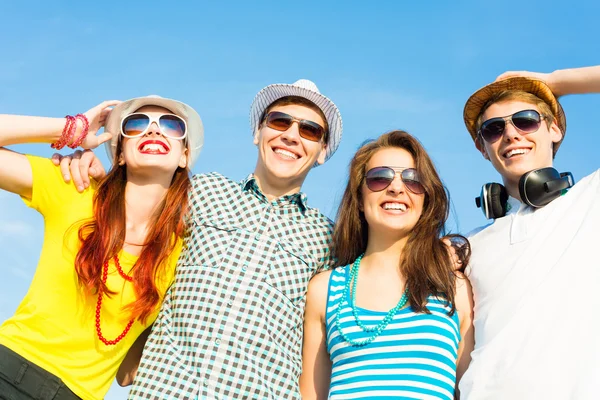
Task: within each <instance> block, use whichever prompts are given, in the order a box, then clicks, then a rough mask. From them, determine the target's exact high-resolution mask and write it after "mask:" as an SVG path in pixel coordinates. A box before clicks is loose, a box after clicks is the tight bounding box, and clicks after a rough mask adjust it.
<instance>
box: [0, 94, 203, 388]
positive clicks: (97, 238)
mask: <svg viewBox="0 0 600 400" xmlns="http://www.w3.org/2000/svg"><path fill="white" fill-rule="evenodd" d="M112 106H115V107H114V109H112V111H111V108H110V107H112ZM102 126H105V132H104V133H103V134H100V135H96V133H97V131H98V130H99V129H100V128H101V127H102ZM33 142H49V143H52V147H54V148H57V149H60V148H62V147H63V146H65V145H68V146H70V147H72V148H75V147H77V146H81V147H83V148H86V149H91V148H95V147H97V146H99V145H100V144H102V143H105V145H106V147H107V149H108V153H109V157H110V158H111V159H112V160H113V167H112V170H111V171H110V173H109V174H108V175H107V176H106V177H105V178H103V179H102V180H101V181H99V182H96V181H92V182H91V185H90V187H89V188H88V189H87V190H85V191H84V192H83V193H79V192H78V191H77V188H75V187H74V185H73V183H65V182H64V180H63V178H62V176H61V174H60V170H59V168H57V167H55V166H54V165H53V164H52V162H51V161H50V160H48V159H43V158H39V157H33V156H25V155H22V154H19V153H16V152H13V151H10V150H8V149H6V148H4V147H3V146H7V145H11V144H18V143H33ZM202 143H203V127H202V121H201V120H200V116H199V115H198V113H197V112H196V111H194V110H193V109H192V108H191V107H189V106H187V105H186V104H183V103H181V102H178V101H174V100H170V99H164V98H160V97H157V96H149V97H141V98H136V99H132V100H129V101H126V102H123V103H120V102H116V101H114V102H104V103H102V104H100V105H98V106H96V107H94V108H92V109H90V110H89V111H87V112H86V113H85V114H78V115H77V116H75V117H70V116H68V117H66V118H64V119H63V118H38V117H24V116H12V115H0V189H4V190H7V191H9V192H13V193H16V194H18V195H19V196H21V198H22V199H23V201H24V202H25V204H27V205H28V206H29V207H31V208H33V209H35V210H37V211H39V212H40V213H41V214H42V215H43V217H44V222H45V227H44V243H43V247H42V252H41V255H40V260H39V263H38V266H37V269H36V272H35V275H34V277H33V281H32V283H31V286H30V288H29V291H28V292H27V295H26V296H25V298H24V299H23V301H22V302H21V304H20V305H19V307H18V308H17V311H16V313H15V314H14V315H13V316H12V317H11V318H10V319H8V320H7V321H5V322H4V323H3V324H2V326H1V327H0V397H2V396H7V397H8V398H10V399H34V398H35V399H77V398H83V399H102V398H103V397H104V395H105V394H106V392H107V391H108V389H109V387H110V385H111V382H112V380H113V379H114V378H115V376H116V375H117V371H118V370H119V367H120V366H121V365H122V364H123V367H125V366H127V365H129V364H131V362H130V359H131V360H134V361H133V362H134V363H135V359H136V357H139V355H140V354H141V348H142V346H143V342H144V340H145V335H144V334H142V333H143V332H144V331H145V330H146V329H147V328H148V327H149V326H150V325H151V324H152V322H153V321H154V320H155V318H156V315H157V313H158V310H159V308H160V304H161V302H162V299H163V298H164V293H165V291H166V289H167V288H168V286H169V285H170V284H171V282H172V280H173V276H174V269H175V264H176V261H177V258H178V256H179V252H180V251H181V244H182V237H183V234H184V225H185V214H186V208H187V193H188V188H189V186H190V179H189V168H190V166H191V164H192V163H193V162H194V161H195V160H196V158H197V157H198V155H199V152H200V149H201V147H202ZM138 337H139V339H138ZM136 339H138V341H137V343H136V345H135V346H133V345H134V342H136ZM132 346H133V347H132ZM130 348H131V350H132V351H131V352H130V354H129V355H128V351H129V349H130ZM134 349H137V350H136V351H134ZM126 356H127V359H126ZM124 360H126V362H123V361H124ZM120 375H123V376H121V378H123V377H124V379H125V380H127V379H131V376H124V375H126V373H121V374H120Z"/></svg>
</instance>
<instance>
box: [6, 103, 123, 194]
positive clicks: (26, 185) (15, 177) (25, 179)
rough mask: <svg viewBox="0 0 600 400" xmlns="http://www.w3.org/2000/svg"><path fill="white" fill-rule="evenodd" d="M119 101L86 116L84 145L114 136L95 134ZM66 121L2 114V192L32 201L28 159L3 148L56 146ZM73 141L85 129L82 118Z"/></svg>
mask: <svg viewBox="0 0 600 400" xmlns="http://www.w3.org/2000/svg"><path fill="white" fill-rule="evenodd" d="M118 103H119V102H118V101H106V102H104V103H101V104H99V105H97V106H96V107H94V108H92V109H90V110H89V111H87V112H86V113H85V116H86V118H87V119H88V121H89V129H88V134H87V136H86V137H85V138H84V140H83V142H82V143H81V146H82V147H83V148H87V149H90V148H95V147H97V146H98V145H100V144H101V143H104V142H105V141H107V140H109V139H110V138H111V136H112V135H111V134H110V133H108V132H105V133H103V134H101V135H98V136H96V132H97V131H98V130H99V129H100V128H101V127H102V126H103V125H104V122H105V120H106V116H107V115H108V113H109V112H110V108H109V107H111V106H114V105H116V104H118ZM66 123H67V120H66V118H44V117H29V116H20V115H0V189H3V190H7V191H9V192H13V193H16V194H18V195H20V196H24V197H26V198H31V191H32V185H33V177H32V172H31V166H30V165H29V162H28V161H27V158H26V157H25V156H24V155H22V154H19V153H16V152H14V151H11V150H8V149H6V148H4V146H9V145H12V144H23V143H55V142H56V141H58V140H59V139H60V137H61V135H62V133H63V129H64V127H65V124H66ZM77 124H78V125H77V129H76V132H75V134H74V135H73V137H74V138H77V137H79V135H81V133H82V130H83V124H82V122H81V120H80V119H78V120H77Z"/></svg>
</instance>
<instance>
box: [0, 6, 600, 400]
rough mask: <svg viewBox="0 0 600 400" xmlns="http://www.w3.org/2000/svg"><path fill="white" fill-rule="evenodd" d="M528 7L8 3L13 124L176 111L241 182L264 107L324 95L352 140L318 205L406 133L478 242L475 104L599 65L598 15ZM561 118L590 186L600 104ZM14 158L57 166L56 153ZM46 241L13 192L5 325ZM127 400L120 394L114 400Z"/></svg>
mask: <svg viewBox="0 0 600 400" xmlns="http://www.w3.org/2000/svg"><path fill="white" fill-rule="evenodd" d="M207 3H208V4H207ZM500 4H501V6H500ZM527 4H528V5H524V3H521V2H516V1H504V2H501V3H500V2H467V1H456V2H442V1H424V2H405V1H378V2H374V1H373V2H366V1H364V2H358V1H346V2H343V3H342V2H325V1H321V2H313V1H302V2H294V3H291V2H289V3H288V2H275V1H270V2H266V1H264V2H263V1H255V2H237V1H230V2H227V3H225V2H223V3H221V4H218V3H217V2H210V3H209V2H201V1H198V2H191V1H189V2H188V1H178V2H171V4H169V3H167V2H153V1H144V2H141V1H129V2H126V3H124V4H117V3H116V2H102V3H97V2H93V3H92V2H75V1H72V2H65V1H55V2H41V1H40V2H34V1H24V2H8V1H3V2H1V3H0V21H1V23H0V113H15V114H28V115H42V116H55V117H62V116H64V115H66V114H76V113H78V112H83V111H85V110H87V109H88V108H90V107H92V106H94V105H95V104H97V103H99V102H100V101H102V100H107V99H121V100H126V99H128V98H132V97H137V96H143V95H148V94H159V95H161V96H163V97H171V98H175V99H178V100H181V101H184V102H186V103H188V104H190V105H192V106H193V107H195V108H196V110H197V111H198V112H199V113H200V115H201V117H202V119H203V121H204V124H205V138H206V139H205V145H204V150H203V153H202V154H201V156H200V160H199V162H198V163H197V164H196V166H195V168H194V170H193V171H194V172H208V171H219V172H221V173H223V174H225V175H228V176H230V177H232V178H235V179H241V178H243V177H245V176H246V175H247V174H248V173H250V172H252V170H253V168H254V165H255V162H256V149H255V147H254V146H253V145H252V138H251V133H250V128H249V122H248V115H249V108H250V103H251V102H252V99H253V98H254V96H255V95H256V93H257V92H258V91H259V90H260V89H261V88H263V87H264V86H266V85H268V84H270V83H291V82H293V81H295V80H297V79H300V78H307V79H311V80H313V81H314V82H315V83H316V84H317V85H318V86H319V88H320V90H321V91H322V93H324V94H325V95H327V96H328V97H330V98H331V99H333V100H334V101H335V102H336V103H337V105H338V106H339V108H340V110H341V113H342V117H343V121H344V136H343V140H342V144H341V146H340V148H339V150H338V151H337V153H336V154H335V155H334V157H333V158H332V159H331V160H330V161H328V162H327V163H326V164H325V165H324V166H321V167H319V168H317V169H315V170H314V171H312V172H311V174H310V175H309V177H308V180H307V182H306V184H305V185H304V190H305V191H306V193H307V194H308V196H309V203H311V204H312V205H313V206H315V207H318V208H319V209H321V210H322V211H323V212H324V213H325V214H327V215H329V216H331V217H332V218H333V217H334V215H335V211H336V207H337V204H338V201H339V199H340V197H341V193H342V191H343V188H344V185H345V180H346V176H347V172H346V169H347V164H348V162H349V160H350V158H351V156H352V155H353V153H354V152H355V150H356V149H357V147H358V146H359V145H360V144H361V143H362V142H363V141H364V140H365V139H367V138H374V137H376V136H378V135H379V134H381V133H384V132H386V131H388V130H391V129H398V128H399V129H405V130H407V131H409V132H411V133H412V134H414V135H415V136H417V137H418V138H419V139H420V140H421V141H422V143H423V144H424V145H425V147H426V148H427V149H428V151H429V153H430V155H431V156H432V158H433V159H434V161H435V163H436V165H437V167H438V169H439V171H440V173H441V176H442V178H443V180H444V182H445V184H446V185H447V187H448V188H449V190H450V193H451V198H452V201H453V213H452V216H451V218H450V221H449V225H448V226H449V228H450V229H451V230H452V231H454V232H463V233H464V232H467V231H469V230H471V229H472V228H474V227H476V226H479V225H481V224H483V223H485V220H484V217H483V214H482V213H481V211H480V210H479V209H477V208H475V206H474V200H473V199H474V197H475V196H476V195H478V194H479V191H480V189H481V185H482V184H483V183H485V182H488V181H499V177H498V175H497V174H496V173H495V171H494V170H493V169H492V167H491V166H490V164H489V163H488V162H487V161H485V160H484V159H483V158H482V157H481V156H480V155H479V153H478V152H477V151H476V150H475V147H474V146H473V144H472V141H471V139H470V137H469V135H468V133H467V131H466V129H465V127H464V125H463V122H462V108H463V106H464V103H465V101H466V99H467V98H468V96H469V95H470V94H471V93H472V92H474V91H475V90H476V89H478V88H479V87H481V86H483V85H485V84H486V83H488V82H489V81H491V80H493V79H495V77H496V76H497V75H499V74H500V73H502V72H504V71H506V70H515V69H516V70H522V69H525V70H532V71H540V72H550V71H552V70H555V69H559V68H567V67H578V66H587V65H595V64H599V63H600V61H599V59H598V54H600V42H599V41H598V37H600V32H599V31H600V28H599V27H598V24H597V16H598V14H600V5H599V3H598V2H594V1H579V2H569V3H568V4H567V3H564V2H560V3H558V2H553V1H544V2H537V3H536V2H529V3H527ZM562 104H563V106H564V108H565V111H566V113H567V121H568V129H567V136H566V139H565V142H564V144H563V145H562V146H561V149H560V152H559V153H558V156H557V159H556V163H555V166H556V167H557V168H558V169H559V170H561V171H564V170H569V171H571V172H573V175H574V176H575V178H576V179H578V178H581V177H583V176H585V175H587V174H589V173H591V172H592V171H594V170H595V169H597V168H598V167H600V165H599V164H600V163H599V159H600V157H598V154H597V153H598V149H600V124H599V123H598V122H597V115H598V110H599V109H600V96H598V95H586V96H570V97H566V98H564V99H563V100H562ZM14 149H16V150H18V151H22V152H28V153H33V154H38V155H47V156H49V155H51V154H52V152H51V149H50V147H49V146H48V145H26V146H15V147H14ZM98 154H99V155H100V156H101V158H102V160H103V161H105V163H107V159H106V156H105V154H104V152H103V150H100V151H98ZM42 232H43V220H42V218H41V217H40V216H39V215H38V214H37V213H36V212H34V211H32V210H30V209H28V208H26V207H25V206H24V205H23V204H22V203H21V202H20V200H19V199H18V198H16V196H14V195H11V194H8V193H4V192H0V254H2V259H3V262H2V267H0V268H2V272H3V279H1V280H0V320H4V319H6V318H8V317H9V316H10V315H12V313H13V312H14V310H15V308H16V307H17V305H18V303H19V301H20V300H21V298H22V297H23V296H24V295H25V293H26V291H27V288H28V285H29V282H30V280H31V277H32V276H33V273H34V271H35V266H36V263H37V259H38V255H39V251H40V248H41V240H42ZM126 393H127V391H126V390H123V389H120V388H113V389H111V391H110V393H109V395H108V396H107V399H122V398H125V396H126Z"/></svg>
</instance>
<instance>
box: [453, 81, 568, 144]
mask: <svg viewBox="0 0 600 400" xmlns="http://www.w3.org/2000/svg"><path fill="white" fill-rule="evenodd" d="M506 90H521V91H524V92H527V93H531V94H533V95H535V96H537V97H539V98H540V99H541V100H543V101H544V102H545V103H546V104H548V105H549V106H550V109H551V110H552V114H554V118H556V121H557V125H558V127H559V128H560V130H561V131H562V139H561V140H560V142H558V143H556V144H555V145H554V153H556V151H558V147H559V146H560V145H561V143H562V141H563V140H564V138H565V134H566V133H567V118H566V117H565V112H564V110H563V108H562V106H561V105H560V103H559V102H558V100H557V99H556V96H554V93H552V90H550V87H548V85H546V83H545V82H544V81H541V80H538V79H532V78H527V77H523V76H518V77H513V78H508V79H503V80H501V81H497V82H494V83H490V84H489V85H487V86H484V87H482V88H481V89H479V90H478V91H476V92H475V93H473V94H472V95H471V97H469V100H467V103H466V104H465V109H464V112H463V118H464V120H465V125H466V126H467V130H468V131H469V133H470V134H471V138H472V139H473V141H475V140H476V139H477V118H479V115H480V114H481V110H482V109H483V107H484V106H485V105H486V104H487V102H488V101H489V100H490V99H491V98H492V97H493V96H494V95H495V94H497V93H499V92H503V91H506Z"/></svg>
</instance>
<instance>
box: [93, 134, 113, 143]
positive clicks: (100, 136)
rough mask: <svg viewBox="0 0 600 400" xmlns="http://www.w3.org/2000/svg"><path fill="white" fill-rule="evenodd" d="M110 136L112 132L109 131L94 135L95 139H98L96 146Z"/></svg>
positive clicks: (107, 139)
mask: <svg viewBox="0 0 600 400" xmlns="http://www.w3.org/2000/svg"><path fill="white" fill-rule="evenodd" d="M111 138H112V133H110V132H104V133H102V134H101V135H98V136H96V139H97V140H98V145H97V146H100V145H101V144H102V143H104V142H108V141H109V140H110V139H111Z"/></svg>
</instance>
